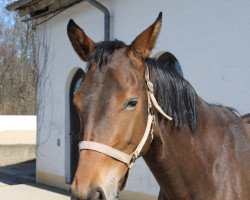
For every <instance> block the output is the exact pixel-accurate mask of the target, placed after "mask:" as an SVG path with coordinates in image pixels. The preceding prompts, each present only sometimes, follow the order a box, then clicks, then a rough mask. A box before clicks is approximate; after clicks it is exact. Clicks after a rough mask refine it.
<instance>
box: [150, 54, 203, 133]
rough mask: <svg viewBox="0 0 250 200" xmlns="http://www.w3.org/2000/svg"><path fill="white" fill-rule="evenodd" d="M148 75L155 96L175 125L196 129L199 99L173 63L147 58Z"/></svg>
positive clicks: (193, 130)
mask: <svg viewBox="0 0 250 200" xmlns="http://www.w3.org/2000/svg"><path fill="white" fill-rule="evenodd" d="M146 63H147V65H148V67H149V71H150V76H151V79H152V82H153V84H154V88H155V97H156V100H157V101H158V103H159V105H160V106H161V108H162V109H163V111H164V112H166V113H167V114H168V115H170V116H171V117H173V120H174V123H175V127H177V128H181V127H182V126H183V125H184V124H186V123H187V124H188V126H189V128H190V129H191V131H192V132H195V131H196V129H197V118H198V116H197V112H196V103H197V102H198V101H199V97H198V96H197V94H196V92H195V90H194V89H193V87H192V86H191V85H190V83H189V82H188V81H186V80H185V79H184V78H183V77H182V76H180V75H178V74H177V72H176V70H175V67H174V66H173V65H169V66H166V65H163V64H160V63H157V61H156V60H155V59H152V58H148V59H146Z"/></svg>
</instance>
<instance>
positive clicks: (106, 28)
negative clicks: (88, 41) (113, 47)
mask: <svg viewBox="0 0 250 200" xmlns="http://www.w3.org/2000/svg"><path fill="white" fill-rule="evenodd" d="M85 1H87V2H88V3H90V4H91V5H93V6H94V7H96V8H97V9H98V10H100V11H102V12H103V14H104V40H105V41H109V40H110V13H109V10H108V9H107V8H106V7H105V6H104V5H102V4H100V3H99V2H98V1H96V0H85Z"/></svg>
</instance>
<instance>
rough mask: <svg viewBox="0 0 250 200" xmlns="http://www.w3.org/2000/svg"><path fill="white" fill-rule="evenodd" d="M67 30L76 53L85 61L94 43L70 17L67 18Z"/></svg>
mask: <svg viewBox="0 0 250 200" xmlns="http://www.w3.org/2000/svg"><path fill="white" fill-rule="evenodd" d="M67 32H68V36H69V39H70V41H71V44H72V46H73V47H74V49H75V51H76V53H77V54H78V55H79V56H80V58H82V59H83V60H84V61H85V62H86V61H87V59H88V57H89V55H90V53H91V52H92V50H93V49H94V47H95V43H94V42H93V41H92V40H91V39H90V38H89V37H88V36H87V35H86V34H85V32H84V31H83V30H82V29H81V28H80V27H79V26H78V25H77V24H76V23H75V22H74V20H72V19H70V20H69V23H68V26H67Z"/></svg>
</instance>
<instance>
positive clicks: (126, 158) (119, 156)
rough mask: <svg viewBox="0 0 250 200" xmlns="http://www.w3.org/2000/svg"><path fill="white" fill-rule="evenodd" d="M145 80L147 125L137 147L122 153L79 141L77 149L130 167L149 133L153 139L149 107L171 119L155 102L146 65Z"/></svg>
mask: <svg viewBox="0 0 250 200" xmlns="http://www.w3.org/2000/svg"><path fill="white" fill-rule="evenodd" d="M145 80H146V83H147V87H148V91H147V96H148V120H147V125H146V129H145V131H144V134H143V137H142V139H141V141H140V143H139V144H138V146H137V148H136V149H135V150H134V151H133V152H132V153H131V154H127V153H124V152H122V151H120V150H118V149H115V148H113V147H111V146H108V145H105V144H101V143H98V142H94V141H81V142H80V143H79V151H81V150H92V151H97V152H100V153H103V154H105V155H107V156H110V157H112V158H114V159H116V160H119V161H121V162H123V163H125V164H126V165H127V166H128V168H129V169H130V168H132V166H133V164H134V162H135V160H136V159H137V158H138V157H139V156H140V153H141V150H142V148H143V146H144V145H145V143H146V141H147V139H148V137H149V135H151V141H152V140H153V126H154V124H155V116H154V115H152V114H151V112H150V109H151V107H152V104H153V106H154V107H155V109H156V110H158V112H159V113H161V114H162V115H163V116H164V117H165V118H167V119H168V120H172V118H171V117H169V116H168V115H167V114H166V113H165V112H164V111H163V110H162V109H161V107H160V106H159V104H158V103H157V101H156V99H155V96H154V90H153V89H154V87H153V83H152V82H151V81H150V80H149V71H148V67H147V66H146V68H145Z"/></svg>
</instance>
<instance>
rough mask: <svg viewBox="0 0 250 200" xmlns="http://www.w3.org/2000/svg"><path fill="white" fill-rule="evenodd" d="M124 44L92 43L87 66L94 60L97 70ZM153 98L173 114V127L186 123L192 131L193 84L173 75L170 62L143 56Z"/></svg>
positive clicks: (193, 121)
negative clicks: (92, 46)
mask: <svg viewBox="0 0 250 200" xmlns="http://www.w3.org/2000/svg"><path fill="white" fill-rule="evenodd" d="M124 47H127V45H126V44H125V43H124V42H122V41H119V40H115V41H102V42H99V43H97V44H96V46H95V48H94V50H93V52H92V53H91V55H90V57H89V59H88V66H90V65H91V64H92V63H96V64H97V66H98V68H99V69H100V70H101V69H102V68H103V67H105V66H106V65H107V63H108V61H109V59H110V58H111V56H112V54H113V53H114V52H115V51H116V50H118V49H121V48H124ZM146 64H147V65H148V67H149V71H150V75H151V79H152V82H153V83H154V88H155V97H156V99H157V101H158V103H159V105H160V106H161V108H162V109H163V110H164V111H165V112H166V113H167V114H169V115H170V116H171V117H173V120H174V123H175V127H177V128H181V127H182V126H183V125H184V124H186V123H187V124H188V126H189V128H190V129H191V130H192V132H195V131H196V128H197V112H196V102H197V100H198V99H199V98H198V96H197V94H196V93H195V91H194V89H193V87H192V86H191V85H190V84H189V82H188V81H186V80H185V79H184V78H183V77H181V76H180V75H178V74H177V72H176V70H175V68H174V65H169V66H165V65H163V64H161V63H157V61H156V60H155V59H152V58H147V59H146Z"/></svg>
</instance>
